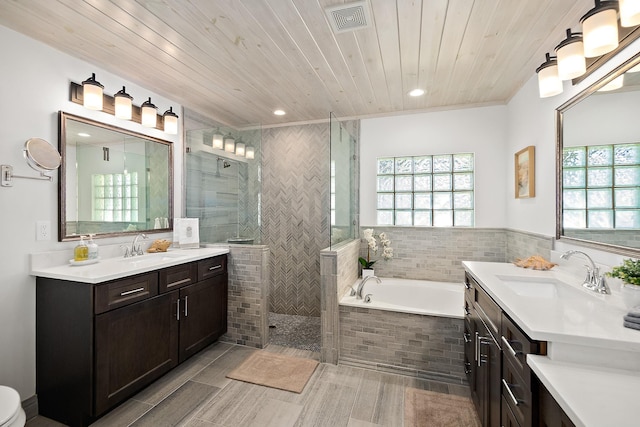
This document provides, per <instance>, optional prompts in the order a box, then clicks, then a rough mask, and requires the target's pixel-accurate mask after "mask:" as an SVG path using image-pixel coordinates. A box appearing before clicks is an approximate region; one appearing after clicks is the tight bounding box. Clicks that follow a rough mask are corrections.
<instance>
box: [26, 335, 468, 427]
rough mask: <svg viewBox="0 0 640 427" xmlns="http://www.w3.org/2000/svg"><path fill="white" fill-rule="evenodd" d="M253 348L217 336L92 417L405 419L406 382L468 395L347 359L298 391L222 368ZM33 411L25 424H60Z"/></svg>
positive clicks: (277, 425)
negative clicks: (261, 383)
mask: <svg viewBox="0 0 640 427" xmlns="http://www.w3.org/2000/svg"><path fill="white" fill-rule="evenodd" d="M265 350H266V351H272V352H276V353H283V354H287V355H291V356H297V357H307V358H313V359H316V360H318V353H314V352H310V351H306V350H299V349H295V348H289V347H282V346H278V345H273V344H271V345H269V346H267V347H266V348H265ZM254 351H258V350H257V349H254V348H249V347H243V346H238V345H233V344H228V343H216V344H213V345H212V346H210V347H208V348H207V349H205V350H203V351H202V352H200V353H198V354H197V355H196V356H194V357H192V358H191V359H189V360H187V361H186V362H184V363H183V364H182V365H180V366H178V367H177V368H176V369H174V370H173V371H171V372H169V373H168V374H167V375H165V376H163V377H162V378H160V379H159V380H157V381H156V382H155V383H153V384H151V385H150V386H149V387H147V388H146V389H144V390H142V391H141V392H140V393H138V394H137V395H135V396H133V397H132V398H131V399H129V400H128V401H126V402H124V403H123V404H122V405H120V406H118V407H117V408H115V409H114V410H113V411H111V412H110V413H108V414H107V415H105V416H104V417H102V418H101V419H99V420H98V421H97V422H95V423H94V424H92V427H93V426H95V427H104V426H118V427H120V426H136V427H137V426H153V427H159V426H186V427H212V426H216V427H238V426H243V427H244V426H249V427H252V426H260V427H288V426H304V427H306V426H331V427H339V426H346V427H372V426H385V427H393V426H398V427H402V426H403V413H404V391H405V388H406V387H413V388H420V389H424V390H432V391H436V392H440V393H450V394H456V395H462V396H469V388H468V387H466V386H460V385H453V384H446V383H441V382H435V381H428V380H422V379H418V378H410V377H404V376H400V375H395V374H388V373H384V372H377V371H372V370H368V369H362V368H356V367H351V366H344V365H337V366H336V365H330V364H320V365H319V366H318V368H317V369H316V371H315V372H314V374H313V376H312V377H311V379H310V380H309V382H308V383H307V386H306V387H305V389H304V391H303V392H302V393H301V394H296V393H291V392H287V391H282V390H276V389H272V388H268V387H263V386H259V385H254V384H248V383H244V382H241V381H235V380H231V379H228V378H226V377H225V375H226V374H227V373H228V372H229V371H231V370H232V369H234V368H235V367H236V366H237V365H238V364H240V363H241V362H242V361H243V360H244V359H245V358H246V357H248V356H249V355H250V354H251V353H252V352H254ZM60 426H62V424H60V423H57V422H55V421H52V420H50V419H47V418H45V417H41V416H38V417H35V418H33V419H31V420H29V422H28V423H27V427H60Z"/></svg>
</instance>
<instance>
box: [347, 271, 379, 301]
mask: <svg viewBox="0 0 640 427" xmlns="http://www.w3.org/2000/svg"><path fill="white" fill-rule="evenodd" d="M369 279H376V282H378V283H382V280H380V278H378V276H367V277H365V278H363V279H362V281H361V282H360V283H358V289H357V290H355V291H354V290H353V288H351V296H354V295H355V296H356V299H362V289H364V284H365V283H367V281H368V280H369Z"/></svg>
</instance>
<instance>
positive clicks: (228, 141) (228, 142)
mask: <svg viewBox="0 0 640 427" xmlns="http://www.w3.org/2000/svg"><path fill="white" fill-rule="evenodd" d="M224 151H226V152H228V153H233V152H235V151H236V141H235V139H233V137H232V136H231V134H229V135H228V136H227V137H226V138H225V139H224Z"/></svg>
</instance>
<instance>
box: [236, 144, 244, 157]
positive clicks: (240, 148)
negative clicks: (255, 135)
mask: <svg viewBox="0 0 640 427" xmlns="http://www.w3.org/2000/svg"><path fill="white" fill-rule="evenodd" d="M244 149H245V145H244V143H242V142H238V143H236V156H240V157H244V154H245V150H244Z"/></svg>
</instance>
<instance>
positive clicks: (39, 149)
mask: <svg viewBox="0 0 640 427" xmlns="http://www.w3.org/2000/svg"><path fill="white" fill-rule="evenodd" d="M22 154H23V156H24V158H25V160H26V161H27V164H28V165H29V166H30V167H31V168H32V169H33V170H35V171H38V172H40V176H22V175H14V174H13V166H11V165H1V168H2V169H1V171H0V172H1V174H2V181H1V184H2V187H12V186H13V179H14V178H24V179H37V180H46V181H51V180H52V179H53V177H52V176H51V175H47V172H51V171H54V170H56V169H58V168H59V167H60V164H61V163H62V157H61V156H60V153H58V150H57V149H56V148H55V147H54V146H53V145H51V144H50V143H49V142H48V141H45V140H44V139H42V138H29V139H28V140H27V141H26V142H25V143H24V149H23V150H22Z"/></svg>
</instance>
